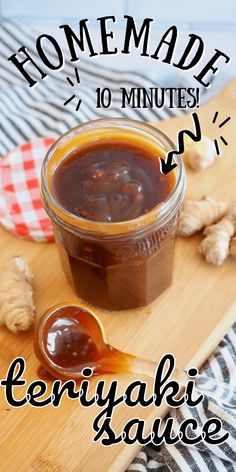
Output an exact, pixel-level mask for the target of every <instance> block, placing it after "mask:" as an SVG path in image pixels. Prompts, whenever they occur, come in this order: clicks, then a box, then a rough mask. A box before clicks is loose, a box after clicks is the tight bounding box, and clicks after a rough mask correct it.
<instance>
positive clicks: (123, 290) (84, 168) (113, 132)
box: [42, 119, 185, 310]
mask: <svg viewBox="0 0 236 472" xmlns="http://www.w3.org/2000/svg"><path fill="white" fill-rule="evenodd" d="M149 134H150V136H149ZM164 139H165V137H164V135H162V134H160V136H159V135H158V131H157V130H155V129H154V128H152V127H149V126H148V125H146V124H143V123H139V122H132V121H131V120H115V119H113V120H98V121H96V122H89V123H87V124H84V125H82V126H78V127H77V128H75V129H74V130H71V131H70V132H68V133H67V134H66V135H64V136H62V138H60V139H59V141H58V142H57V143H56V144H55V145H54V146H53V147H52V148H51V151H49V153H48V156H47V158H46V160H45V163H44V165H43V172H42V197H43V201H44V204H45V208H46V210H47V211H48V213H49V215H50V217H51V219H52V223H53V227H54V233H55V239H56V242H57V245H58V248H59V253H60V257H61V261H62V265H63V268H64V271H65V273H66V275H67V278H68V279H69V280H70V281H71V283H72V285H73V286H74V288H75V291H76V293H77V295H78V296H79V297H80V298H81V299H82V300H85V301H87V302H89V303H92V304H93V305H96V306H100V307H102V308H104V309H108V310H121V309H130V308H136V307H141V306H145V305H147V304H149V303H150V302H152V301H153V300H154V299H155V298H156V297H157V296H158V295H159V294H161V293H162V292H163V291H164V290H165V289H166V288H167V287H169V286H170V285H171V281H172V269H173V256H174V242H175V229H176V224H177V216H178V209H179V206H180V204H181V201H182V199H183V195H184V182H185V180H184V175H183V176H182V180H179V182H180V183H178V185H177V177H178V172H179V168H178V170H177V172H176V169H175V170H174V171H173V172H171V173H169V174H168V175H163V174H161V172H160V162H159V157H162V158H165V157H166V154H165V147H162V140H163V142H164V146H170V144H169V142H167V143H165V141H164ZM169 149H170V147H169ZM179 165H180V167H181V165H182V163H180V164H179ZM178 186H179V187H180V188H178ZM176 188H177V191H176ZM172 195H174V197H173V198H172V197H171V196H172ZM166 202H168V204H166ZM169 202H170V203H169ZM162 210H163V211H162Z"/></svg>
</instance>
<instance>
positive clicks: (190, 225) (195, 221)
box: [178, 197, 227, 237]
mask: <svg viewBox="0 0 236 472" xmlns="http://www.w3.org/2000/svg"><path fill="white" fill-rule="evenodd" d="M226 209H227V205H226V203H224V202H217V201H216V200H213V199H212V198H209V197H203V198H202V200H200V201H199V200H186V201H185V202H184V204H183V207H182V211H181V213H180V217H179V225H178V234H179V236H183V237H187V236H191V235H192V234H194V233H196V232H197V231H201V230H202V229H203V228H205V226H208V225H211V224H212V223H214V222H215V221H217V220H219V219H220V218H221V217H222V216H224V214H225V212H226Z"/></svg>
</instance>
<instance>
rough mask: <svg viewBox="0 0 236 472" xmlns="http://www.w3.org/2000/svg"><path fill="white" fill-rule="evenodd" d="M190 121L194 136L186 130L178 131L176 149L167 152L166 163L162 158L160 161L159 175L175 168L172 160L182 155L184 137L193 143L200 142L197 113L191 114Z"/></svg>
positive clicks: (200, 135)
mask: <svg viewBox="0 0 236 472" xmlns="http://www.w3.org/2000/svg"><path fill="white" fill-rule="evenodd" d="M191 116H192V119H193V123H194V126H195V134H194V133H193V132H192V131H190V130H188V129H183V130H181V131H178V134H177V141H178V147H177V149H176V150H175V151H169V152H168V153H167V159H166V161H165V160H164V159H162V158H160V160H161V166H160V167H161V169H160V170H161V173H162V174H165V175H166V174H168V173H169V172H170V171H171V170H173V169H174V168H175V167H177V164H175V163H174V164H172V159H173V156H174V154H182V153H183V152H184V135H186V136H189V138H191V139H192V140H193V141H195V142H197V141H201V137H202V133H201V126H200V122H199V118H198V116H197V113H192V115H191Z"/></svg>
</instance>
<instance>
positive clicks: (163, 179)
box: [53, 141, 175, 222]
mask: <svg viewBox="0 0 236 472" xmlns="http://www.w3.org/2000/svg"><path fill="white" fill-rule="evenodd" d="M174 183H175V182H174V178H173V175H172V173H170V174H168V175H166V176H165V175H163V174H162V173H161V172H160V165H159V160H158V159H157V156H156V155H154V151H152V152H151V151H150V150H149V149H145V148H144V147H142V148H141V147H140V146H137V145H135V143H129V142H124V143H122V142H119V141H118V142H116V141H105V142H103V143H100V142H97V143H96V142H95V143H92V144H90V145H89V146H86V147H82V148H81V149H80V148H77V149H76V150H74V151H72V152H71V153H70V154H69V155H68V156H67V157H66V158H65V159H63V160H62V161H61V162H60V163H59V165H58V166H57V168H56V170H55V172H54V176H53V193H54V195H55V197H56V199H57V200H58V202H59V203H60V204H61V205H62V207H63V208H65V209H66V210H68V211H69V212H70V213H73V214H75V215H77V216H80V217H82V218H85V219H88V220H94V221H103V222H121V221H128V220H132V219H134V218H138V217H139V216H141V215H143V214H145V213H147V212H149V211H150V210H151V209H153V208H154V207H155V206H156V205H158V204H159V203H160V202H163V201H164V200H165V199H166V198H167V197H168V195H169V194H170V192H171V190H172V189H173V186H174Z"/></svg>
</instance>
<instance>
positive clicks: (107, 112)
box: [0, 21, 236, 472]
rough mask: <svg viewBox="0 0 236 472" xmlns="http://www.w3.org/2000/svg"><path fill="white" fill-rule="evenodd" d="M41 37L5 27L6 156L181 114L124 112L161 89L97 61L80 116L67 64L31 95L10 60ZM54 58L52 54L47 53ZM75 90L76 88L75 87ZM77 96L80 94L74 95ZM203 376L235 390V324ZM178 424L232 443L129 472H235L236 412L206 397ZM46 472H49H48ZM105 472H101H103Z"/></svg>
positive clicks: (179, 450)
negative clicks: (210, 425) (93, 124)
mask: <svg viewBox="0 0 236 472" xmlns="http://www.w3.org/2000/svg"><path fill="white" fill-rule="evenodd" d="M37 36H38V33H36V32H35V31H33V30H32V29H31V28H30V27H29V26H26V25H24V26H23V25H22V24H21V25H19V24H14V23H13V22H9V21H4V22H3V23H2V25H1V28H0V38H1V56H2V57H1V68H0V80H1V91H0V110H1V137H0V138H1V139H0V146H1V147H0V153H1V155H4V154H5V153H7V152H8V151H11V150H12V149H14V147H15V146H17V145H19V144H22V143H24V142H26V141H29V140H34V139H35V138H37V137H40V136H54V137H57V136H59V135H61V134H62V133H64V132H66V131H67V130H68V129H70V128H72V127H74V126H76V125H77V124H78V123H80V122H84V121H87V120H91V119H95V118H99V117H111V116H113V117H128V118H133V119H138V120H143V121H153V120H158V119H160V120H161V119H165V118H169V117H170V116H173V115H176V114H178V113H180V111H177V110H175V109H171V110H170V109H168V108H167V109H165V108H164V109H157V110H155V109H154V110H152V109H132V108H130V107H129V108H126V109H121V108H120V103H119V98H118V90H119V88H120V87H127V88H128V87H151V86H157V84H154V83H152V82H151V81H150V80H149V79H148V78H147V77H144V76H142V75H140V74H138V73H132V72H117V71H114V70H109V69H103V68H101V67H100V66H98V65H95V64H94V63H93V62H92V61H90V62H86V61H80V62H79V65H78V70H79V75H80V85H79V87H77V93H78V98H81V99H82V105H81V107H80V109H79V111H76V106H75V103H73V102H71V103H70V105H68V106H66V107H64V106H63V103H64V102H65V101H66V100H67V99H68V98H69V96H70V95H72V88H70V87H71V86H70V85H69V84H68V81H67V77H70V78H72V77H74V74H75V71H74V66H73V65H72V64H71V63H70V62H69V61H66V64H65V67H64V69H63V70H61V71H60V73H57V72H56V73H54V74H51V77H50V79H47V80H44V81H40V83H39V85H38V86H37V87H35V88H32V89H30V88H29V86H28V85H27V83H26V81H25V80H24V79H23V78H22V77H21V76H20V74H19V73H18V71H17V70H16V68H15V67H14V66H13V65H12V64H11V63H10V62H8V61H7V58H8V57H9V56H10V55H11V54H13V53H15V52H17V50H18V49H19V47H20V46H22V45H25V46H27V49H28V51H29V52H30V54H31V56H32V58H33V59H35V60H36V62H37V61H38V58H37V54H36V52H35V39H36V38H37ZM48 55H49V56H50V57H52V58H53V53H52V52H50V51H49V52H48ZM97 87H109V88H110V89H111V90H112V92H113V102H112V106H111V107H110V108H109V109H101V110H100V109H99V110H97V109H96V108H95V100H94V97H95V90H96V88H97ZM74 88H75V89H76V87H74ZM73 93H76V92H73ZM203 371H204V373H205V374H207V376H209V377H213V378H215V379H217V380H218V381H220V382H225V383H227V384H229V385H231V383H232V381H233V380H234V382H235V378H236V324H235V325H234V327H232V328H231V330H230V331H229V333H228V335H227V336H225V338H224V339H223V340H222V341H221V343H220V345H219V347H218V349H217V350H216V351H215V353H214V354H213V355H212V356H211V357H210V359H209V360H208V361H207V362H206V364H205V366H204V368H203ZM170 415H171V416H172V417H174V418H175V420H176V427H177V426H178V423H181V422H182V421H183V419H184V418H189V417H191V416H193V417H195V418H197V420H198V421H199V423H200V424H201V422H205V421H206V419H207V418H209V417H212V416H214V417H218V418H220V419H221V421H222V424H223V429H224V430H225V431H228V432H230V437H229V439H228V440H227V442H225V443H224V444H222V445H221V446H212V447H209V446H206V445H204V444H200V445H199V446H195V447H188V448H187V447H186V446H183V445H176V446H167V445H162V446H161V447H160V448H159V449H158V451H155V450H153V449H151V448H150V447H146V448H144V449H143V450H142V451H141V452H140V453H139V454H138V456H137V458H136V459H135V460H134V462H133V463H132V464H131V465H130V466H129V468H128V471H129V472H131V471H132V472H169V471H171V472H225V471H228V472H231V471H236V409H235V405H234V408H230V407H229V406H228V407H226V406H225V407H224V408H223V407H222V406H221V405H220V404H219V403H218V402H217V401H216V400H214V399H210V398H207V397H205V399H204V402H203V403H202V404H201V405H199V406H198V407H196V408H191V409H188V408H187V407H186V406H183V407H181V408H180V409H176V410H173V411H170ZM45 472H46V471H45ZM101 472H102V471H101ZM104 472H105V471H104Z"/></svg>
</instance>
